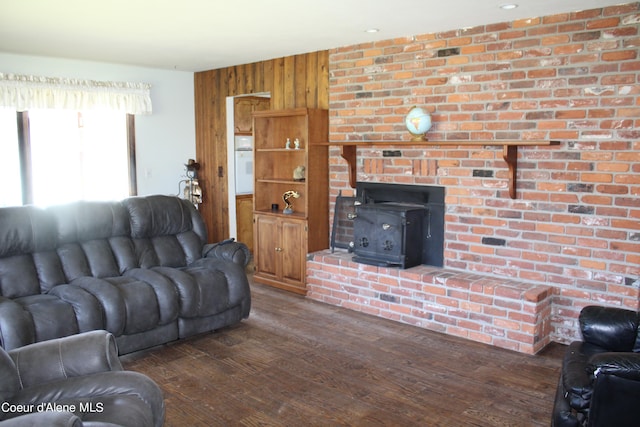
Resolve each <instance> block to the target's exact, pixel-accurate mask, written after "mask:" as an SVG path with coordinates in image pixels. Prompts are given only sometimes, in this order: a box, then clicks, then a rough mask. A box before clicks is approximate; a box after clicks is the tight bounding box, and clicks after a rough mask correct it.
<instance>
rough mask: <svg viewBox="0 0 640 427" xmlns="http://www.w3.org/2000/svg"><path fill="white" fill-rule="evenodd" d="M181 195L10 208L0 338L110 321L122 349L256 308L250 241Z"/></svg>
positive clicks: (8, 342) (4, 215)
mask: <svg viewBox="0 0 640 427" xmlns="http://www.w3.org/2000/svg"><path fill="white" fill-rule="evenodd" d="M206 239H207V233H206V229H205V225H204V222H203V221H202V218H201V217H200V214H199V212H198V211H197V210H196V209H195V208H194V207H193V205H191V204H190V203H189V202H187V201H186V200H182V199H180V198H178V197H171V196H160V195H155V196H147V197H132V198H128V199H125V200H123V201H120V202H77V203H72V204H67V205H61V206H55V207H51V208H47V209H39V208H36V207H34V206H19V207H8V208H0V345H1V346H2V347H3V348H5V349H6V350H10V349H14V348H18V347H22V346H25V345H28V344H32V343H35V342H40V341H45V340H50V339H54V338H59V337H64V336H69V335H74V334H78V333H81V332H85V331H91V330H107V331H109V332H111V333H112V334H113V335H114V336H115V337H116V341H117V344H118V348H119V350H120V353H121V354H125V353H129V352H132V351H136V350H140V349H143V348H148V347H151V346H155V345H158V344H162V343H167V342H170V341H173V340H176V339H179V338H185V337H188V336H191V335H194V334H198V333H202V332H206V331H211V330H215V329H219V328H222V327H224V326H228V325H232V324H234V323H237V322H239V321H241V320H242V319H243V318H246V317H247V316H248V315H249V310H250V308H251V297H250V291H249V283H248V280H247V275H246V273H245V269H244V268H245V266H246V264H247V263H248V261H249V256H250V254H249V251H248V249H247V247H246V245H244V244H242V243H238V242H228V243H226V244H225V243H224V242H223V243H218V244H206Z"/></svg>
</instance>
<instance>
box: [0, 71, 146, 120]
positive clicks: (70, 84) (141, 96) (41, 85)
mask: <svg viewBox="0 0 640 427" xmlns="http://www.w3.org/2000/svg"><path fill="white" fill-rule="evenodd" d="M150 89H151V85H150V84H147V83H129V82H102V81H94V80H79V79H68V78H56V77H39V76H27V75H20V74H9V73H0V107H9V108H15V109H16V110H17V111H26V110H29V109H44V108H57V109H67V110H76V111H83V110H94V109H110V110H116V111H122V112H125V113H127V114H151V95H150Z"/></svg>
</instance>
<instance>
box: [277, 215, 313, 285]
mask: <svg viewBox="0 0 640 427" xmlns="http://www.w3.org/2000/svg"><path fill="white" fill-rule="evenodd" d="M281 221H282V226H281V229H282V234H281V237H282V244H281V248H282V252H281V255H282V257H281V260H280V261H281V262H282V270H281V271H282V279H283V280H284V281H285V282H289V283H291V284H294V285H298V286H302V287H304V284H305V276H306V263H305V255H306V253H307V251H306V249H305V247H306V244H305V242H306V241H307V238H306V233H305V222H304V221H296V220H288V219H282V220H281Z"/></svg>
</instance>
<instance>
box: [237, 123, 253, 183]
mask: <svg viewBox="0 0 640 427" xmlns="http://www.w3.org/2000/svg"><path fill="white" fill-rule="evenodd" d="M234 153H235V169H236V194H253V137H252V136H243V135H236V137H235V151H234Z"/></svg>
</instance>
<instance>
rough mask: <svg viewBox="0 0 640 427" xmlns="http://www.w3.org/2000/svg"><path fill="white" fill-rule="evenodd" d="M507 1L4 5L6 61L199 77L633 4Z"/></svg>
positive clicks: (66, 0)
mask: <svg viewBox="0 0 640 427" xmlns="http://www.w3.org/2000/svg"><path fill="white" fill-rule="evenodd" d="M510 2H511V0H439V1H431V0H313V1H305V0H180V1H176V0H0V52H8V53H17V54H27V55H38V56H51V57H60V58H72V59H82V60H92V61H101V62H110V63H121V64H129V65H139V66H145V67H152V68H164V69H177V70H183V71H202V70H210V69H215V68H222V67H227V66H231V65H239V64H247V63H251V62H257V61H261V60H266V59H272V58H278V57H282V56H289V55H294V54H299V53H306V52H313V51H317V50H324V49H331V48H337V47H341V46H349V45H353V44H358V43H362V42H369V41H374V40H385V39H392V38H395V37H404V36H412V35H417V34H427V33H433V32H440V31H446V30H455V29H460V28H466V27H473V26H477V25H482V24H489V23H496V22H505V21H513V20H516V19H524V18H533V17H539V16H546V15H553V14H556V13H563V12H571V11H579V10H586V9H593V8H599V7H603V6H608V5H614V4H621V3H629V2H631V0H629V1H624V0H513V3H517V4H518V5H519V7H517V8H515V9H513V10H502V9H501V8H500V7H499V6H500V5H502V4H504V3H510ZM369 28H378V29H379V30H380V31H379V32H377V33H374V34H371V33H367V32H365V30H367V29H369ZM1 68H2V66H1V64H0V72H1V71H7V70H2V69H1Z"/></svg>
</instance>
